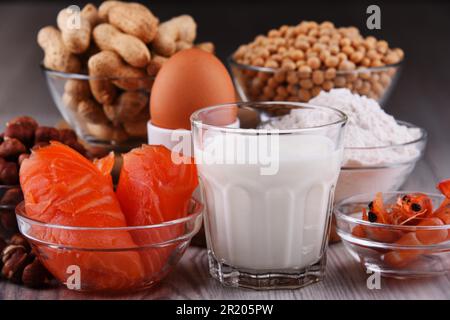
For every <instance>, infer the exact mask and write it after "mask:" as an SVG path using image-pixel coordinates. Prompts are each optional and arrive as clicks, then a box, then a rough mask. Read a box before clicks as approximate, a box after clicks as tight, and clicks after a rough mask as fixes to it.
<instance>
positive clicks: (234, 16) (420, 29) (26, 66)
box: [0, 0, 450, 179]
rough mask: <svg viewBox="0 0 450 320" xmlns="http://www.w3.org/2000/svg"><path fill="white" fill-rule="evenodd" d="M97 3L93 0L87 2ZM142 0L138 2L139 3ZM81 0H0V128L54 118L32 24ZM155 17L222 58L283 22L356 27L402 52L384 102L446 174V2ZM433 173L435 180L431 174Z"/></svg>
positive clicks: (295, 6) (161, 13)
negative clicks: (426, 137)
mask: <svg viewBox="0 0 450 320" xmlns="http://www.w3.org/2000/svg"><path fill="white" fill-rule="evenodd" d="M94 2H95V3H97V4H98V3H99V2H98V1H94ZM143 2H145V1H143ZM85 3H86V1H77V0H72V1H9V2H0V130H1V129H2V126H3V125H4V122H5V121H7V120H8V119H9V118H11V117H12V116H14V115H19V114H31V115H33V116H35V117H37V118H38V120H39V121H41V122H42V123H45V124H51V125H53V124H55V122H57V121H58V120H59V119H60V116H59V113H58V111H57V110H56V108H55V106H54V105H53V102H52V100H51V97H50V95H49V93H48V90H47V86H46V83H45V81H44V78H43V76H42V74H41V73H40V69H39V63H40V61H41V59H42V52H41V50H40V48H39V47H38V45H37V44H36V34H37V32H38V30H39V28H41V27H43V26H45V25H48V24H53V25H54V24H55V20H56V15H57V13H58V11H59V10H60V9H62V8H64V7H66V6H68V5H70V4H77V5H80V6H82V5H84V4H85ZM145 3H146V4H147V5H148V6H149V7H150V9H151V10H152V11H153V13H154V14H155V15H157V16H158V17H159V18H160V20H162V21H164V20H166V19H168V18H171V17H173V16H176V15H179V14H184V13H188V14H191V15H192V16H193V17H194V18H195V20H196V21H197V23H198V41H212V42H214V43H215V44H216V47H217V53H218V56H219V57H220V58H221V59H222V60H223V61H225V58H226V57H227V56H228V55H230V54H231V53H232V52H233V51H234V50H235V49H236V48H237V47H238V46H239V45H240V44H242V43H246V42H249V41H251V40H252V39H253V38H254V37H255V36H256V35H258V34H260V33H265V32H267V31H268V30H270V29H271V28H276V27H279V26H281V25H283V24H297V23H299V22H300V21H301V20H316V21H319V22H320V21H323V20H330V21H332V22H334V23H335V24H336V25H337V26H349V25H355V26H357V27H358V28H359V29H360V30H361V32H362V33H363V34H366V35H369V34H373V35H375V36H376V37H377V38H381V39H385V40H387V41H388V42H389V43H390V45H391V46H394V47H400V48H402V49H404V51H405V53H406V61H405V63H404V68H403V73H402V74H401V76H400V79H399V81H398V84H397V86H396V87H395V88H394V91H393V93H392V96H391V97H390V99H389V100H388V101H387V103H386V105H385V106H384V107H385V109H386V110H387V112H389V113H391V114H393V115H394V116H395V117H396V118H398V119H401V120H405V121H410V122H412V123H414V124H416V125H419V126H422V127H425V128H426V129H427V130H428V131H429V133H430V141H429V144H428V146H429V148H428V149H429V150H428V152H427V157H429V162H430V166H431V167H432V168H431V169H433V172H434V173H435V175H436V176H437V177H443V176H448V177H450V148H449V146H450V105H449V104H450V102H449V101H450V2H445V1H435V2H433V1H415V2H410V1H381V2H380V1H376V2H369V1H321V0H310V1H283V0H272V1H220V2H218V1H170V0H166V1H157V0H155V1H147V2H145ZM370 4H377V5H379V6H380V7H381V30H376V31H370V30H367V28H366V19H367V17H368V15H367V14H366V8H367V6H368V5H370ZM437 177H435V179H437Z"/></svg>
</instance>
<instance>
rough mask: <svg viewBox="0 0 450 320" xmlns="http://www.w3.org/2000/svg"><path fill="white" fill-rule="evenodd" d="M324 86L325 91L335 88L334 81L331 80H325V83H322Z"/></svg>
mask: <svg viewBox="0 0 450 320" xmlns="http://www.w3.org/2000/svg"><path fill="white" fill-rule="evenodd" d="M322 88H323V89H324V90H325V91H330V90H331V89H333V88H334V82H333V81H330V80H327V81H324V83H322Z"/></svg>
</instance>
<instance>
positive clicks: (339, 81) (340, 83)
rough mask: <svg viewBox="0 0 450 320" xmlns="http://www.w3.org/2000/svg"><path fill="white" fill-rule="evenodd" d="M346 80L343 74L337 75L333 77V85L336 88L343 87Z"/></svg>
mask: <svg viewBox="0 0 450 320" xmlns="http://www.w3.org/2000/svg"><path fill="white" fill-rule="evenodd" d="M345 83H346V80H345V77H343V76H337V77H336V78H334V85H335V86H336V87H338V88H343V87H344V86H345Z"/></svg>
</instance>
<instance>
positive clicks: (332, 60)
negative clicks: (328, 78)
mask: <svg viewBox="0 0 450 320" xmlns="http://www.w3.org/2000/svg"><path fill="white" fill-rule="evenodd" d="M338 64H339V58H338V57H337V56H329V57H328V58H327V59H326V60H325V65H326V66H327V67H329V68H334V67H337V66H338Z"/></svg>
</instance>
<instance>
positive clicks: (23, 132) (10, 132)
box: [5, 122, 35, 145]
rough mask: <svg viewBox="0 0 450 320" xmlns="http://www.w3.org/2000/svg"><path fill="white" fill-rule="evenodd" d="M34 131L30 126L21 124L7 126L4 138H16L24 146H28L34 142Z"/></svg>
mask: <svg viewBox="0 0 450 320" xmlns="http://www.w3.org/2000/svg"><path fill="white" fill-rule="evenodd" d="M34 131H35V129H34V128H33V127H32V126H30V125H25V124H21V123H17V122H16V123H11V124H8V126H7V127H6V130H5V138H16V139H17V140H19V141H21V142H23V143H24V144H26V145H30V144H31V143H33V140H34Z"/></svg>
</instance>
